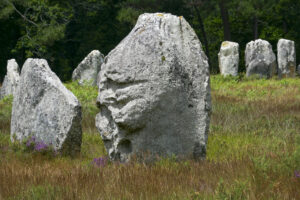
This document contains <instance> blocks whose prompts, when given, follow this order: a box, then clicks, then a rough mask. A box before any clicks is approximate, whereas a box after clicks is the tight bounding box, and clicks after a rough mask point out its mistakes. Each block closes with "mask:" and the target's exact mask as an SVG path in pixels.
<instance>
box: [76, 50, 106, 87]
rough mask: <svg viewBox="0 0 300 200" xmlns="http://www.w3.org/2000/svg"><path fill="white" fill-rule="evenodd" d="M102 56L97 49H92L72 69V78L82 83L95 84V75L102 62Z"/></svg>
mask: <svg viewBox="0 0 300 200" xmlns="http://www.w3.org/2000/svg"><path fill="white" fill-rule="evenodd" d="M103 59H104V56H103V54H101V53H100V51H98V50H93V51H92V52H91V53H89V55H88V56H87V57H85V58H84V60H83V61H81V63H80V64H79V65H78V66H77V68H76V69H75V70H74V71H73V74H72V80H73V81H78V83H79V84H80V85H82V84H85V83H86V84H90V85H96V84H97V76H98V72H99V71H100V68H101V65H102V63H103Z"/></svg>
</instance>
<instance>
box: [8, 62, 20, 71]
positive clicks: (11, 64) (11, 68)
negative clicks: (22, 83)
mask: <svg viewBox="0 0 300 200" xmlns="http://www.w3.org/2000/svg"><path fill="white" fill-rule="evenodd" d="M7 71H8V72H18V73H19V71H20V69H19V65H18V63H17V61H16V60H15V59H10V60H8V61H7Z"/></svg>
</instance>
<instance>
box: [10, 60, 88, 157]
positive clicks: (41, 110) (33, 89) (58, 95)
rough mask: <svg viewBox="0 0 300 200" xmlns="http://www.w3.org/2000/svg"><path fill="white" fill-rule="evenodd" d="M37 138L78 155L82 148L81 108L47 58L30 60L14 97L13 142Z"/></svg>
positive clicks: (24, 67) (63, 150)
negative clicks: (53, 70)
mask: <svg viewBox="0 0 300 200" xmlns="http://www.w3.org/2000/svg"><path fill="white" fill-rule="evenodd" d="M29 137H35V138H36V140H37V141H43V142H44V143H46V144H47V145H51V146H52V147H53V148H54V149H55V150H58V151H61V152H63V153H65V154H71V155H74V154H76V153H77V152H79V151H80V146H81V138H82V131H81V106H80V103H79V101H78V100H77V98H76V97H75V96H74V95H73V93H72V92H70V91H69V90H68V89H67V88H66V87H65V86H64V85H63V84H62V83H61V81H60V80H59V78H58V77H57V76H56V75H55V74H54V73H53V72H52V71H51V69H50V67H49V66H48V63H47V61H46V60H44V59H31V58H29V59H27V60H26V62H25V64H24V65H23V68H22V72H21V77H20V82H19V86H18V88H17V91H16V93H15V96H14V100H13V107H12V118H11V140H12V141H14V140H15V139H16V140H20V141H22V140H25V139H27V138H29Z"/></svg>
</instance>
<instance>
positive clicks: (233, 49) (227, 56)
mask: <svg viewBox="0 0 300 200" xmlns="http://www.w3.org/2000/svg"><path fill="white" fill-rule="evenodd" d="M218 57H219V68H220V72H221V74H222V75H223V76H228V75H231V76H237V75H238V68H239V44H238V43H236V42H229V41H224V42H222V45H221V49H220V52H219V54H218Z"/></svg>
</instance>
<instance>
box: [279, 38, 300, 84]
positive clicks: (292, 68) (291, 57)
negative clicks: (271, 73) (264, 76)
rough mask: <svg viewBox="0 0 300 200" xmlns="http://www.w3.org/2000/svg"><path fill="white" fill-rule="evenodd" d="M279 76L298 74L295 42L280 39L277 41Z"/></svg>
mask: <svg viewBox="0 0 300 200" xmlns="http://www.w3.org/2000/svg"><path fill="white" fill-rule="evenodd" d="M277 59H278V76H279V77H282V78H283V77H294V76H295V75H296V70H297V69H296V51H295V42H294V41H291V40H286V39H280V40H279V41H278V43H277Z"/></svg>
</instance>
